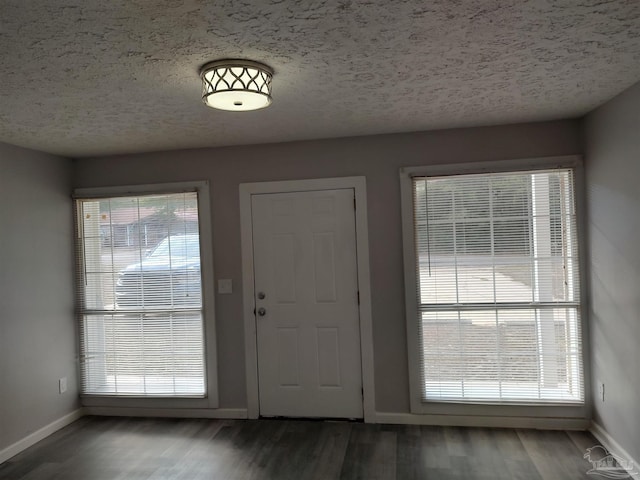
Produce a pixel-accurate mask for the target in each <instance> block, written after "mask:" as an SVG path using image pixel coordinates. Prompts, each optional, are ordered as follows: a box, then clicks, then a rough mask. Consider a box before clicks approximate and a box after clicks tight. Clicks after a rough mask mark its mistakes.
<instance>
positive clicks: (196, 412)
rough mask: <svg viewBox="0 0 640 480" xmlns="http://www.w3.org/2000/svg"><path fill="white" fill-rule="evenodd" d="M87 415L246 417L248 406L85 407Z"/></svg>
mask: <svg viewBox="0 0 640 480" xmlns="http://www.w3.org/2000/svg"><path fill="white" fill-rule="evenodd" d="M84 410H85V412H86V415H97V416H102V417H162V418H223V419H241V420H242V419H246V418H247V409H246V408H144V407H85V409H84Z"/></svg>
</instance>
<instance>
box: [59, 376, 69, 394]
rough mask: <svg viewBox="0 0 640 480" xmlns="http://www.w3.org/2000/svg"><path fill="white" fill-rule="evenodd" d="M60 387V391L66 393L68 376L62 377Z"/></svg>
mask: <svg viewBox="0 0 640 480" xmlns="http://www.w3.org/2000/svg"><path fill="white" fill-rule="evenodd" d="M58 389H59V391H60V393H64V392H66V391H67V377H62V378H61V379H60V380H58Z"/></svg>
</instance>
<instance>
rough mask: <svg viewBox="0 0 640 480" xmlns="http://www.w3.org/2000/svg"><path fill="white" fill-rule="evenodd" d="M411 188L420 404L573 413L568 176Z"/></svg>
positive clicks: (575, 278)
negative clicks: (559, 407)
mask: <svg viewBox="0 0 640 480" xmlns="http://www.w3.org/2000/svg"><path fill="white" fill-rule="evenodd" d="M411 182H412V193H413V202H412V205H413V232H414V247H415V275H416V285H417V291H416V297H415V298H416V300H417V309H416V311H417V318H416V319H415V324H414V327H415V328H414V329H413V330H414V332H415V335H418V351H419V356H420V363H421V364H420V366H419V371H420V379H421V380H420V381H421V384H420V390H421V399H422V401H423V402H429V401H436V402H462V403H467V402H468V403H516V404H517V403H526V404H536V403H538V404H550V403H553V404H582V403H583V402H584V388H583V367H582V340H581V323H580V282H579V278H580V275H579V265H578V244H577V228H576V212H575V198H574V179H573V173H572V170H571V169H554V170H540V171H525V172H510V173H490V174H486V173H482V174H463V175H450V176H434V177H412V179H411ZM411 323H412V322H411V319H410V325H411Z"/></svg>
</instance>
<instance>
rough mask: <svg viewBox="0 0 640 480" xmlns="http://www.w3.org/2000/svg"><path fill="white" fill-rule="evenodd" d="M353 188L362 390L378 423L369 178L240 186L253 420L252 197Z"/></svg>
mask: <svg viewBox="0 0 640 480" xmlns="http://www.w3.org/2000/svg"><path fill="white" fill-rule="evenodd" d="M346 188H352V189H353V190H354V192H355V196H356V205H357V208H356V214H355V215H356V248H357V252H358V253H357V266H358V288H359V290H360V345H361V355H362V389H363V410H364V421H365V422H367V423H373V422H375V388H374V371H373V366H374V363H373V323H372V314H371V286H370V272H369V238H368V233H369V229H368V226H367V185H366V179H365V177H341V178H321V179H312V180H293V181H282V182H260V183H242V184H240V231H241V241H242V294H243V307H244V308H243V312H244V334H245V365H246V376H247V412H248V417H249V418H258V416H259V414H260V404H259V396H258V395H259V393H258V355H257V344H256V323H255V315H254V314H253V303H254V295H255V292H254V278H253V241H252V238H253V230H252V221H251V195H253V194H264V193H285V192H304V191H314V190H336V189H346Z"/></svg>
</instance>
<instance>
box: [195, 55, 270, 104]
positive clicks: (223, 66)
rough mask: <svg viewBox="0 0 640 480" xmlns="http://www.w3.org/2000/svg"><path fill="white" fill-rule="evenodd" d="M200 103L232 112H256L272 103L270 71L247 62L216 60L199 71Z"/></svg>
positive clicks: (264, 66) (259, 65)
mask: <svg viewBox="0 0 640 480" xmlns="http://www.w3.org/2000/svg"><path fill="white" fill-rule="evenodd" d="M200 78H202V101H203V102H204V103H205V104H206V105H207V106H209V107H213V108H218V109H220V110H228V111H233V112H243V111H247V110H258V109H260V108H265V107H268V106H269V105H270V104H271V79H272V78H273V70H271V68H269V67H267V66H266V65H263V64H261V63H258V62H252V61H250V60H219V61H216V62H211V63H207V64H206V65H205V66H204V67H202V70H201V71H200Z"/></svg>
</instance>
